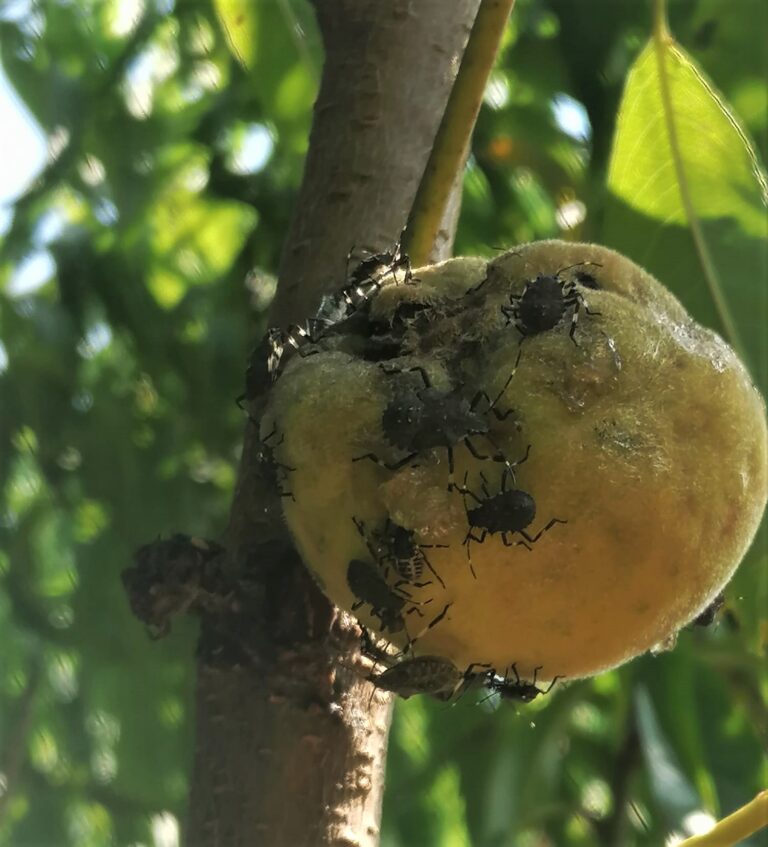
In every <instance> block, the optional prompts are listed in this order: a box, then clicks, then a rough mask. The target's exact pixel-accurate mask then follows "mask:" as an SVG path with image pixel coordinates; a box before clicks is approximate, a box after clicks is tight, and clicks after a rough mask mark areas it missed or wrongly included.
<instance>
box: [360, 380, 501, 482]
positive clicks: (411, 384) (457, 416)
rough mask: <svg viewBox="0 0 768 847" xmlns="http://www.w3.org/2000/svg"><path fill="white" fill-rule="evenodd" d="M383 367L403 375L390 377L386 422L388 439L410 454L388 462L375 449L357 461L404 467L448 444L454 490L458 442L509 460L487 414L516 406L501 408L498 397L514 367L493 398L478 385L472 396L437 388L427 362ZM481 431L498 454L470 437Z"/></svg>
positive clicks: (473, 451)
mask: <svg viewBox="0 0 768 847" xmlns="http://www.w3.org/2000/svg"><path fill="white" fill-rule="evenodd" d="M382 370H383V371H384V372H385V373H387V374H390V375H398V377H399V378H397V379H393V380H392V381H391V384H392V399H391V400H390V401H389V403H387V405H386V407H385V408H384V413H383V414H382V418H381V427H382V430H383V432H384V436H385V437H386V439H387V441H389V443H390V444H391V445H392V446H393V447H395V448H397V449H399V450H405V451H406V455H405V456H403V457H402V458H401V459H397V460H395V461H393V462H386V461H383V460H382V459H380V458H379V457H378V456H377V455H376V454H375V453H365V454H364V455H362V456H357V457H355V458H354V459H353V461H355V462H359V461H360V460H361V459H370V460H371V461H373V462H376V464H378V465H381V466H382V467H385V468H387V469H388V470H399V469H400V468H402V467H404V466H405V465H406V464H408V463H409V462H411V461H413V459H415V458H416V456H418V455H419V453H421V452H422V451H425V450H432V449H435V448H443V449H445V450H446V452H447V454H448V488H449V490H450V489H451V488H453V487H454V482H453V467H454V466H453V448H454V447H455V446H456V445H457V444H459V443H463V444H464V445H465V446H466V448H467V449H468V450H469V452H470V453H471V454H472V455H473V456H474V457H475V458H476V459H493V461H497V462H503V461H506V460H505V457H504V456H503V455H502V454H501V453H500V452H499V450H498V448H497V447H496V445H495V444H494V442H493V441H492V439H491V436H490V423H489V421H488V417H487V415H488V413H489V412H490V413H491V414H493V415H494V417H496V418H497V420H504V419H505V418H507V417H508V416H509V415H510V414H512V410H508V411H506V412H499V410H498V409H496V403H497V402H498V401H499V400H500V399H501V397H502V396H503V394H504V392H505V391H506V390H507V387H508V386H509V383H510V381H511V379H512V376H513V375H514V372H513V374H510V376H509V378H508V379H507V382H506V384H505V385H504V387H503V388H502V390H501V391H500V392H499V394H498V395H497V396H496V398H495V399H494V400H491V399H490V397H489V396H488V394H487V393H486V392H485V391H478V392H477V393H476V394H475V395H474V397H472V399H471V400H470V399H469V398H468V397H467V396H466V395H465V394H464V393H463V391H462V390H461V389H454V390H451V391H443V390H441V389H439V388H434V387H433V385H432V382H431V380H430V378H429V376H428V374H427V372H426V371H425V370H424V368H422V367H413V368H409V369H408V371H402V370H399V369H396V368H395V369H387V368H384V367H382ZM411 374H418V375H419V376H420V377H421V380H422V385H421V386H418V385H417V384H416V383H415V380H414V378H413V377H412V376H411ZM481 400H483V401H485V403H487V408H485V409H484V410H483V411H482V412H481V411H479V409H478V406H479V404H480V401H481ZM478 435H479V436H483V437H484V438H485V439H486V440H487V441H489V442H490V444H491V445H492V446H493V448H494V450H495V453H494V454H493V455H491V456H488V455H485V454H483V453H480V452H479V451H478V450H477V448H476V447H475V445H474V443H473V442H472V441H471V440H470V438H471V437H472V436H478Z"/></svg>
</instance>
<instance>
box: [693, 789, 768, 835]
mask: <svg viewBox="0 0 768 847" xmlns="http://www.w3.org/2000/svg"><path fill="white" fill-rule="evenodd" d="M767 826H768V791H761V792H760V793H759V794H758V795H757V797H755V799H754V800H751V801H750V802H749V803H747V804H746V806H742V807H741V808H740V809H738V810H737V811H735V812H734V813H733V814H732V815H728V817H727V818H723V819H722V820H721V821H719V822H718V823H717V824H715V826H714V828H713V829H711V830H710V831H709V832H708V833H706V835H694V836H693V837H692V838H686V839H685V841H681V842H680V843H679V844H678V847H736V845H737V844H739V843H740V842H741V841H743V840H744V839H745V838H749V836H750V835H753V834H754V833H755V832H758V830H761V829H763V828H764V827H767Z"/></svg>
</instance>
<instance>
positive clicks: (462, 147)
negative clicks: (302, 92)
mask: <svg viewBox="0 0 768 847" xmlns="http://www.w3.org/2000/svg"><path fill="white" fill-rule="evenodd" d="M514 4H515V0H482V3H481V5H480V8H479V9H478V12H477V17H476V18H475V22H474V25H473V26H472V32H471V33H470V36H469V40H468V41H467V46H466V49H465V50H464V57H463V58H462V60H461V67H460V68H459V73H458V75H457V77H456V81H455V83H454V85H453V88H452V90H451V96H450V97H449V98H448V103H447V105H446V107H445V112H444V114H443V119H442V121H441V123H440V127H439V128H438V130H437V135H436V136H435V142H434V145H433V147H432V152H431V153H430V156H429V160H428V162H427V166H426V168H425V169H424V175H423V176H422V179H421V183H420V185H419V190H418V191H417V193H416V197H415V199H414V201H413V206H412V208H411V214H410V216H409V218H408V225H407V227H406V230H405V236H404V238H403V243H404V248H405V251H406V252H407V253H408V255H409V256H410V257H411V261H412V262H413V264H414V265H415V266H417V267H418V266H419V265H423V264H425V263H426V262H427V260H428V259H429V255H430V253H431V252H432V248H433V245H434V243H435V238H436V236H437V233H438V231H439V229H440V223H441V221H442V219H443V214H444V211H445V207H446V204H447V203H448V198H449V196H450V194H451V190H452V188H453V185H454V182H455V181H456V178H457V174H459V173H460V171H461V168H462V165H463V163H464V158H465V156H466V151H467V147H468V145H469V139H470V137H471V136H472V130H473V129H474V127H475V121H476V120H477V114H478V112H479V111H480V104H481V103H482V99H483V92H484V90H485V86H486V83H487V81H488V75H489V74H490V72H491V68H492V67H493V63H494V60H495V59H496V53H497V51H498V48H499V42H500V41H501V36H502V33H503V32H504V25H505V24H506V22H507V18H508V17H509V14H510V12H511V11H512V7H513V6H514Z"/></svg>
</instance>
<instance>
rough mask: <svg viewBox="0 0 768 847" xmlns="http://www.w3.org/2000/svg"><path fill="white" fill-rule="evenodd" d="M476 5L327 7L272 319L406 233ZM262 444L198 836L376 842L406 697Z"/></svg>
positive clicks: (241, 545)
mask: <svg viewBox="0 0 768 847" xmlns="http://www.w3.org/2000/svg"><path fill="white" fill-rule="evenodd" d="M478 2H479V0H389V2H381V0H315V4H314V5H315V8H316V12H317V17H318V21H319V24H320V29H321V33H322V36H323V41H324V46H325V52H326V62H325V68H324V72H323V78H322V82H321V87H320V92H319V96H318V99H317V103H316V105H315V113H314V124H313V128H312V134H311V138H310V146H309V153H308V155H307V162H306V169H305V173H304V179H303V184H302V187H301V191H300V194H299V198H298V206H297V210H296V214H295V219H294V221H293V225H292V227H291V231H290V232H289V234H288V237H287V240H286V247H285V250H284V253H283V259H282V264H281V269H280V281H279V286H278V291H277V296H276V298H275V302H274V304H273V308H272V313H271V316H270V322H271V323H272V324H276V325H281V326H284V325H286V324H287V323H289V322H291V321H299V320H301V319H303V318H304V317H306V316H307V315H310V314H312V313H313V312H314V310H315V308H316V307H317V305H318V303H319V300H320V297H321V296H322V294H323V293H324V292H326V291H330V290H333V289H335V288H339V287H340V286H341V285H342V284H343V281H344V279H345V275H346V262H347V253H348V252H349V250H350V248H352V247H354V248H355V250H356V251H362V250H380V249H382V248H386V247H389V246H390V245H391V244H392V243H393V242H394V241H396V240H397V238H398V236H399V234H400V231H401V229H402V227H403V226H404V223H405V220H406V217H407V214H408V211H409V209H410V206H411V202H412V200H413V197H414V194H415V192H416V189H417V186H418V183H419V180H420V178H421V174H422V172H423V170H424V165H425V163H426V160H427V157H428V155H429V151H430V148H431V145H432V141H433V139H434V136H435V132H436V130H437V127H438V124H439V122H440V118H441V116H442V113H443V109H444V106H445V102H446V100H447V97H448V94H449V91H450V87H451V84H452V82H453V79H454V77H455V74H456V71H457V69H458V62H459V59H460V56H461V52H462V50H463V47H464V44H465V43H466V39H467V36H468V33H469V29H470V27H471V24H472V21H473V19H474V16H475V13H476V11H477V6H478ZM457 211H458V203H457V202H454V203H453V204H452V206H451V210H450V212H449V213H448V214H447V215H446V223H445V226H444V230H443V231H442V232H441V237H440V243H439V245H438V248H437V252H436V256H440V255H447V253H448V250H449V249H450V244H451V242H452V237H453V227H454V224H455V219H456V215H457ZM258 447H259V442H258V438H257V433H256V428H255V427H254V426H248V428H247V431H246V437H245V445H244V450H243V458H242V462H241V467H240V475H239V479H238V485H237V489H236V492H235V497H234V501H233V505H232V511H231V519H230V525H229V528H228V532H227V538H226V546H227V549H228V550H229V554H228V558H227V562H228V564H227V568H228V569H229V572H228V578H230V579H231V580H232V583H233V586H234V587H233V589H232V592H233V595H232V596H233V599H232V600H231V603H230V608H231V613H229V614H228V615H227V616H226V617H224V618H222V617H219V618H218V620H217V621H210V620H206V619H205V618H204V619H203V624H202V630H201V639H200V646H199V656H198V681H197V695H196V705H197V718H196V721H197V725H196V737H197V743H196V748H195V762H194V773H193V781H192V790H191V797H190V809H189V817H188V823H187V833H186V842H187V844H188V845H195V847H196V846H197V845H205V847H209V845H215V847H220V846H221V845H231V847H235V846H236V847H246V845H248V847H253V845H269V847H305V845H306V846H307V847H309V845H320V844H332V845H338V847H342V846H344V847H353V845H361V847H362V845H366V847H370V846H371V845H375V844H377V843H378V834H379V819H380V813H381V801H382V794H383V788H384V765H385V758H386V746H387V735H388V730H389V723H390V716H391V702H390V699H389V697H388V696H387V695H385V694H384V693H383V692H378V691H376V690H375V689H374V688H373V686H371V685H370V683H368V682H367V681H365V679H363V678H362V677H361V675H360V671H361V667H360V665H361V659H360V655H359V650H358V649H357V644H358V638H357V629H356V627H355V625H354V622H353V621H352V620H351V619H350V618H349V617H348V616H347V615H345V614H343V613H340V612H339V611H338V610H337V609H335V608H334V607H333V606H331V604H330V603H329V602H328V601H327V600H326V599H325V597H324V596H323V595H322V594H321V593H320V592H319V590H318V589H317V588H316V587H315V585H314V583H313V582H312V581H311V579H310V578H309V576H308V574H307V572H306V570H305V569H304V567H303V565H302V564H301V562H300V561H299V560H298V557H297V555H296V554H295V552H293V550H292V548H291V546H290V540H289V539H288V538H287V536H286V530H285V528H284V525H283V523H282V519H281V517H280V507H279V503H278V502H276V498H275V495H274V494H273V493H271V492H270V490H269V488H268V486H267V485H266V483H265V481H264V480H263V479H262V477H261V476H260V473H259V467H260V466H259V463H258V462H257V461H256V451H257V450H258Z"/></svg>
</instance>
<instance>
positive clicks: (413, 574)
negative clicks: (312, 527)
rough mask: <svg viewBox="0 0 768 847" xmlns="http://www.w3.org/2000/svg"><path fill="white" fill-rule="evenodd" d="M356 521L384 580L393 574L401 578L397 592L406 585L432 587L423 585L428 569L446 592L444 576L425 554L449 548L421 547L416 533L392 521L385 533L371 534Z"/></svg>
mask: <svg viewBox="0 0 768 847" xmlns="http://www.w3.org/2000/svg"><path fill="white" fill-rule="evenodd" d="M352 520H353V522H354V524H355V526H356V527H357V531H358V532H359V533H360V535H361V536H362V538H363V540H364V541H365V543H366V546H367V547H368V551H369V552H370V554H371V555H372V556H373V558H374V560H375V561H376V563H377V564H378V565H379V567H380V568H381V569H382V571H383V573H384V576H385V577H386V576H387V574H388V571H390V570H393V571H394V572H395V573H396V574H397V576H398V577H399V581H398V582H396V583H395V587H396V588H397V587H399V586H400V585H403V584H408V585H413V586H414V587H415V588H423V587H424V586H426V585H429V584H430V583H429V582H420V581H419V580H421V578H422V577H423V576H424V568H425V567H426V568H427V569H428V570H429V571H431V572H432V574H433V575H434V577H435V578H436V579H437V581H438V582H439V583H440V585H442V586H443V588H445V583H444V582H443V580H442V578H441V576H440V574H438V572H437V571H436V570H435V569H434V567H432V563H431V562H430V561H429V559H428V558H427V554H426V553H425V552H424V551H425V550H433V549H435V548H440V547H441V548H447V547H448V545H447V544H419V543H418V542H417V541H416V539H415V532H414V531H413V530H412V529H406V528H405V527H404V526H400V524H396V523H395V522H394V521H393V520H392V519H391V518H387V521H386V523H385V524H384V528H383V529H381V530H370V531H366V528H365V524H364V522H363V521H360V520H358V519H357V518H352Z"/></svg>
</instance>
